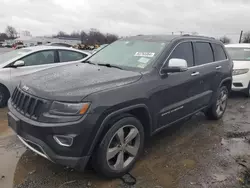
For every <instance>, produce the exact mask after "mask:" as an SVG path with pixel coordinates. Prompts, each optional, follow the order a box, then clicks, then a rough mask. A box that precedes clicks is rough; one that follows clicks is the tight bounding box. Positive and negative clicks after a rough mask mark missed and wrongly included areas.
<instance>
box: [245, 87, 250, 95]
mask: <svg viewBox="0 0 250 188" xmlns="http://www.w3.org/2000/svg"><path fill="white" fill-rule="evenodd" d="M245 96H246V97H247V98H249V97H250V83H249V84H248V88H247V89H246V91H245Z"/></svg>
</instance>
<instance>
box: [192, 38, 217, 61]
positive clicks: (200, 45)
mask: <svg viewBox="0 0 250 188" xmlns="http://www.w3.org/2000/svg"><path fill="white" fill-rule="evenodd" d="M195 50H196V56H195V57H196V61H195V62H196V65H203V64H206V63H211V62H213V61H214V57H213V51H212V48H211V45H210V43H208V42H196V43H195Z"/></svg>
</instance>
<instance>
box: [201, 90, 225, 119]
mask: <svg viewBox="0 0 250 188" xmlns="http://www.w3.org/2000/svg"><path fill="white" fill-rule="evenodd" d="M222 95H225V96H224V97H225V98H224V97H223V96H222ZM228 95H229V93H228V89H227V87H226V86H222V87H220V88H219V89H218V91H217V94H216V100H215V102H214V103H213V104H212V105H211V106H210V107H209V108H208V109H207V111H206V112H205V115H206V116H207V117H208V119H212V120H219V119H220V118H222V116H223V114H224V113H225V110H226V107H227V100H228ZM222 98H224V99H223V100H222ZM218 103H219V104H218ZM219 105H220V107H219ZM218 108H220V110H218Z"/></svg>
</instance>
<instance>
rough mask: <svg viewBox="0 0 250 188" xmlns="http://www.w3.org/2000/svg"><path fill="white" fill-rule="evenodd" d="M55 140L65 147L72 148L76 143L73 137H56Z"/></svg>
mask: <svg viewBox="0 0 250 188" xmlns="http://www.w3.org/2000/svg"><path fill="white" fill-rule="evenodd" d="M53 138H54V140H55V141H56V143H58V144H59V145H61V146H64V147H70V146H72V144H73V141H74V138H73V137H72V136H65V135H54V136H53Z"/></svg>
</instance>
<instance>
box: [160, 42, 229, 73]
mask: <svg viewBox="0 0 250 188" xmlns="http://www.w3.org/2000/svg"><path fill="white" fill-rule="evenodd" d="M185 42H204V43H211V44H213V43H214V44H219V43H218V42H216V41H215V42H210V41H203V40H195V39H194V40H192V39H191V40H185V41H181V42H178V43H177V44H176V45H175V47H174V48H173V49H172V50H171V52H170V53H169V55H168V57H167V58H166V60H165V61H164V63H163V64H162V66H161V68H160V70H159V74H160V76H163V75H164V74H162V73H161V70H162V68H163V67H164V65H165V64H166V63H167V61H168V60H169V57H170V56H171V55H172V53H173V51H174V50H175V49H176V48H177V47H178V46H179V45H180V44H182V43H185ZM219 45H220V44H219ZM211 48H212V46H211ZM193 50H194V49H193ZM212 51H213V49H212ZM213 54H214V52H213ZM194 55H195V53H194ZM226 57H227V59H224V60H220V61H213V62H210V63H206V64H202V65H195V66H192V67H188V70H189V69H193V68H198V67H202V66H206V65H211V64H215V63H219V62H222V61H228V60H229V59H228V56H226ZM194 58H195V56H194Z"/></svg>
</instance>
